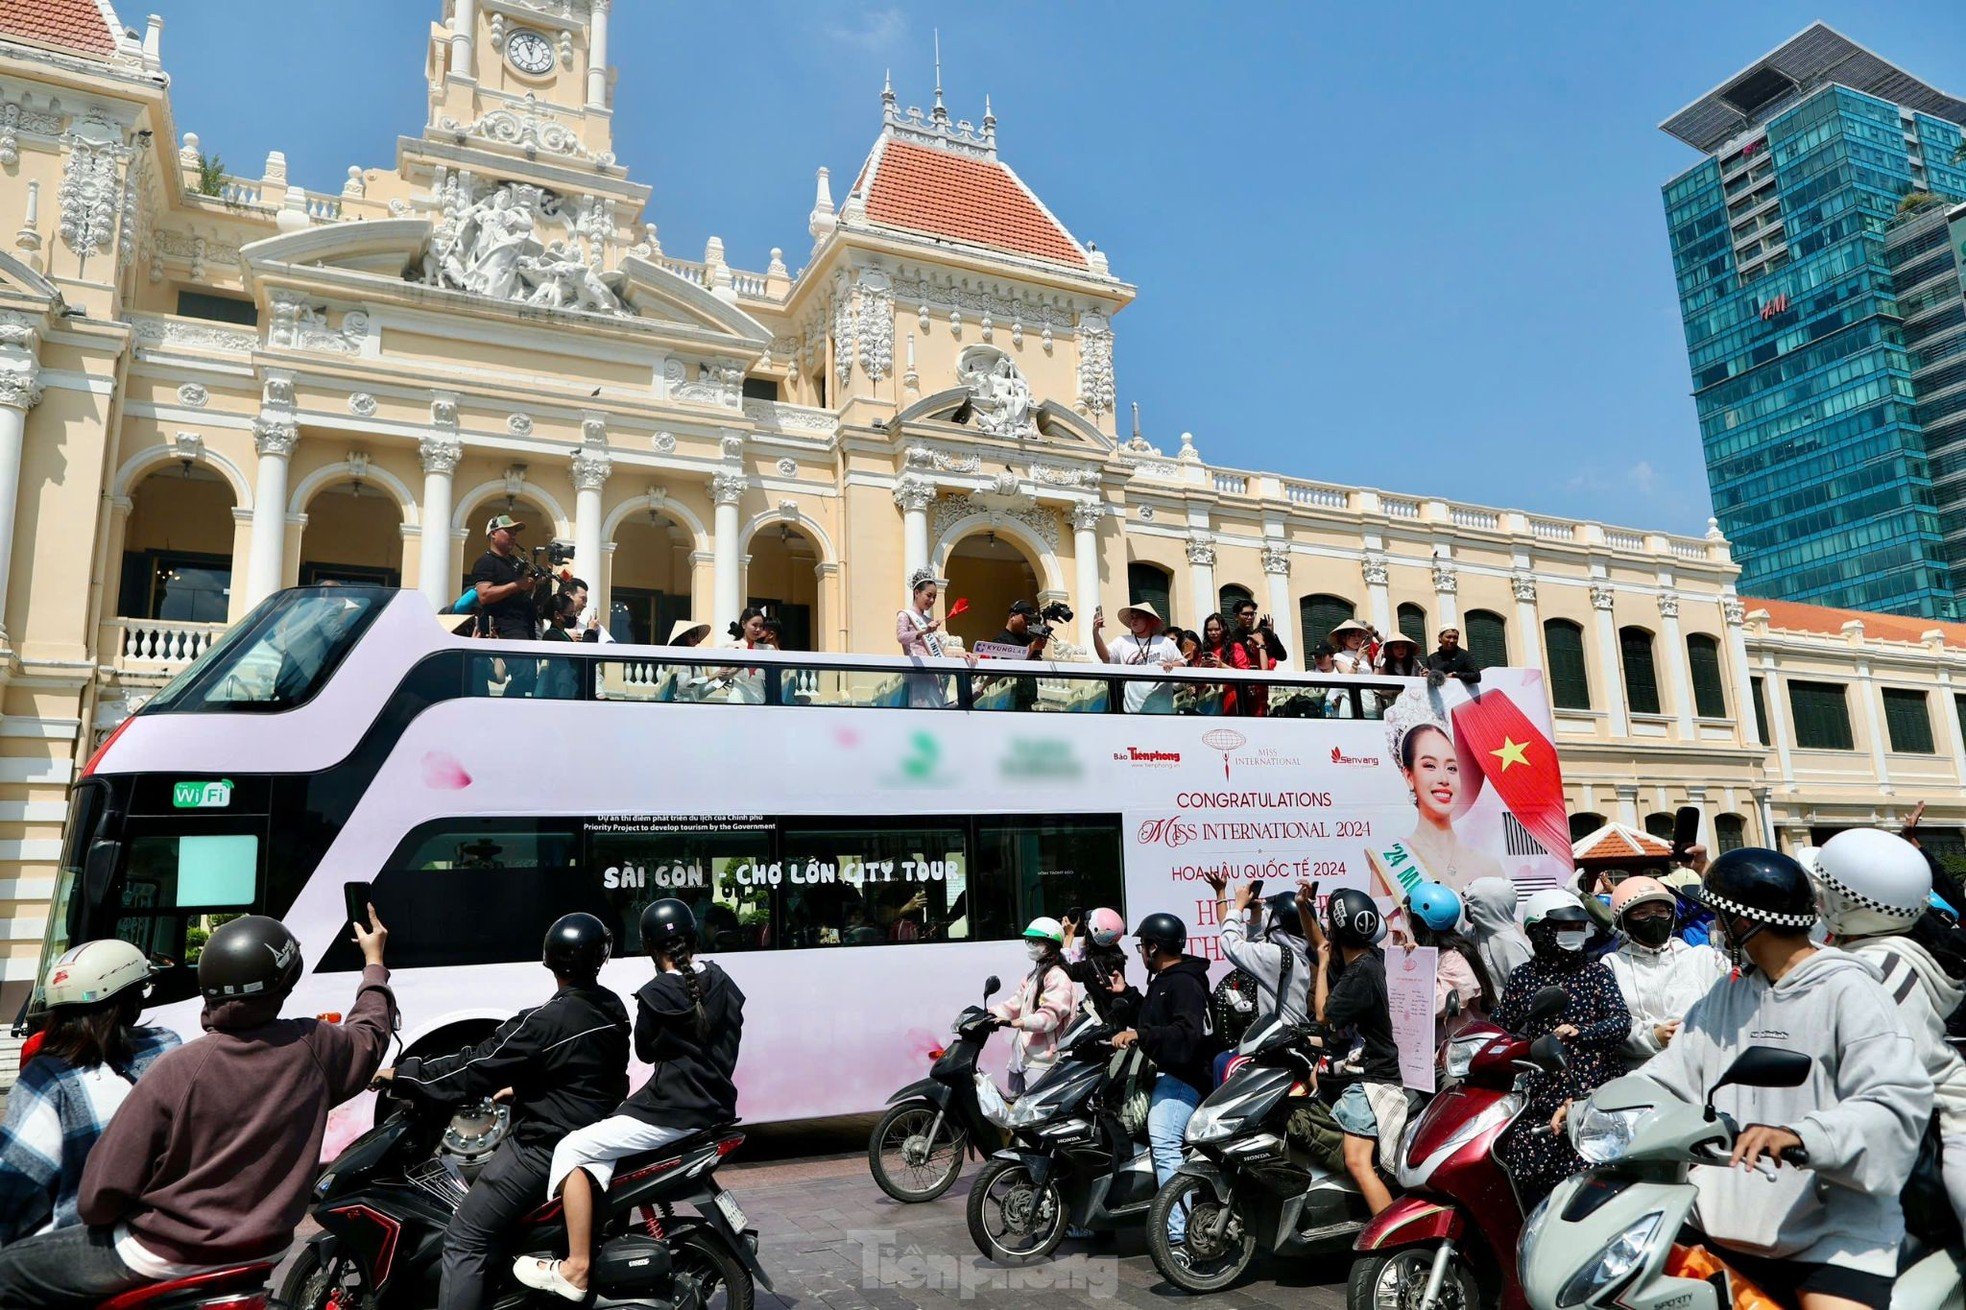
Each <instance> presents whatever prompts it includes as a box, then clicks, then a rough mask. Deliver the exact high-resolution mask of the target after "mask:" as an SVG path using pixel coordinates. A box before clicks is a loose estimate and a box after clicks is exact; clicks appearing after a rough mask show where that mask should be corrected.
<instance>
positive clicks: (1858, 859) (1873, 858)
mask: <svg viewBox="0 0 1966 1310" xmlns="http://www.w3.org/2000/svg"><path fill="white" fill-rule="evenodd" d="M1804 867H1805V868H1807V869H1808V870H1809V872H1810V873H1811V874H1813V875H1814V876H1815V879H1816V899H1817V901H1818V903H1819V904H1820V905H1821V907H1822V912H1823V922H1824V923H1826V924H1828V925H1829V930H1830V931H1831V932H1832V933H1834V934H1835V935H1836V936H1837V937H1838V938H1848V937H1877V936H1882V935H1884V934H1887V933H1899V932H1906V931H1909V930H1910V928H1911V926H1912V925H1913V924H1914V923H1917V922H1918V919H1919V916H1920V915H1922V914H1924V913H1925V907H1926V905H1927V904H1928V902H1927V899H1926V898H1927V897H1929V896H1930V895H1931V894H1932V868H1931V866H1930V865H1928V864H1927V863H1926V862H1925V856H1924V854H1923V853H1922V852H1920V851H1919V849H1918V848H1917V847H1916V846H1913V845H1912V844H1911V843H1910V842H1908V841H1906V840H1905V839H1904V838H1902V837H1900V836H1898V835H1897V834H1896V833H1889V832H1885V831H1883V830H1882V829H1879V828H1851V829H1849V830H1848V831H1845V832H1839V833H1837V834H1836V836H1834V837H1832V838H1830V839H1829V840H1828V841H1826V842H1824V843H1823V845H1822V848H1821V849H1820V850H1818V851H1817V852H1816V858H1815V860H1814V862H1813V863H1811V864H1808V865H1805V866H1804Z"/></svg>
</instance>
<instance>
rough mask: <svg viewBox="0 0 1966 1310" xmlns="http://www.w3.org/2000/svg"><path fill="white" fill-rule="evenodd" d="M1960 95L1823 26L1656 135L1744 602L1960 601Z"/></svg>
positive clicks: (1711, 456)
mask: <svg viewBox="0 0 1966 1310" xmlns="http://www.w3.org/2000/svg"><path fill="white" fill-rule="evenodd" d="M1962 125H1966V101H1961V100H1958V99H1955V98H1953V97H1951V96H1948V95H1946V94H1944V93H1942V92H1940V91H1938V90H1935V89H1934V88H1932V87H1930V86H1927V85H1926V84H1925V83H1923V82H1921V81H1919V80H1918V79H1917V78H1915V77H1912V76H1911V75H1910V74H1908V73H1906V72H1904V71H1903V70H1902V69H1899V68H1896V67H1894V66H1892V65H1891V64H1889V63H1887V62H1885V61H1884V60H1882V59H1880V58H1878V57H1877V56H1876V55H1874V54H1872V53H1870V52H1869V51H1867V50H1865V49H1864V48H1863V47H1861V46H1859V45H1857V44H1855V43H1854V42H1852V41H1850V40H1848V39H1846V38H1845V37H1843V36H1841V35H1840V34H1838V33H1837V32H1835V31H1833V30H1831V29H1830V28H1828V27H1826V26H1824V25H1822V24H1820V23H1819V24H1816V25H1815V26H1813V27H1811V28H1809V29H1808V30H1807V31H1805V32H1803V33H1802V34H1801V35H1799V36H1797V37H1796V38H1794V39H1793V40H1791V41H1789V42H1788V43H1786V44H1785V45H1783V46H1781V47H1780V48H1779V49H1777V50H1775V51H1774V52H1772V53H1771V54H1769V55H1767V56H1766V57H1764V58H1762V59H1761V60H1759V61H1757V62H1756V63H1755V64H1753V65H1752V66H1751V67H1749V68H1748V69H1747V70H1745V71H1744V72H1742V73H1740V74H1738V75H1737V76H1735V77H1734V78H1732V79H1730V80H1729V81H1728V82H1727V83H1726V84H1725V85H1723V86H1721V87H1719V88H1717V89H1716V90H1714V91H1711V92H1709V93H1707V94H1706V95H1704V96H1702V97H1701V98H1700V99H1698V100H1696V101H1694V102H1693V103H1692V104H1691V105H1688V106H1687V107H1686V108H1685V109H1683V110H1681V111H1680V112H1679V113H1677V114H1675V115H1673V116H1672V117H1671V118H1669V119H1667V120H1666V121H1665V122H1664V123H1663V124H1661V127H1662V128H1664V130H1665V131H1667V132H1669V133H1671V134H1672V135H1673V136H1675V137H1677V138H1679V139H1680V140H1682V141H1684V142H1686V143H1687V144H1688V145H1690V146H1692V147H1693V148H1694V149H1696V150H1698V151H1700V152H1701V153H1702V154H1704V155H1705V156H1706V159H1705V160H1704V161H1702V162H1701V163H1699V164H1696V165H1695V166H1693V167H1692V168H1690V169H1688V170H1687V171H1686V172H1684V173H1682V174H1680V175H1679V176H1678V177H1676V178H1674V179H1673V180H1672V181H1670V182H1668V183H1667V184H1666V186H1665V188H1664V192H1665V208H1666V225H1667V229H1668V232H1669V234H1670V238H1671V242H1672V255H1673V270H1674V273H1675V274H1676V276H1677V278H1678V286H1679V300H1680V312H1681V315H1682V317H1683V318H1684V321H1685V326H1686V349H1687V354H1688V358H1689V361H1690V363H1691V366H1692V373H1693V395H1694V399H1695V402H1696V405H1697V409H1698V413H1699V421H1700V437H1701V441H1702V443H1703V444H1704V447H1705V453H1706V461H1707V480H1708V483H1709V486H1710V487H1711V489H1712V492H1713V501H1714V509H1715V512H1716V513H1717V514H1718V515H1719V517H1720V522H1721V526H1722V528H1723V529H1724V530H1725V531H1726V533H1727V536H1728V537H1729V538H1730V539H1731V540H1732V542H1733V546H1734V553H1735V556H1736V558H1737V559H1739V561H1740V563H1741V574H1742V576H1741V589H1742V590H1743V591H1744V592H1746V593H1748V594H1750V595H1760V596H1769V597H1775V598H1779V599H1785V600H1800V601H1811V602H1815V603H1817V604H1823V605H1834V606H1841V607H1846V608H1850V609H1866V610H1882V611H1888V612H1893V613H1901V614H1918V615H1923V616H1926V617H1930V618H1952V617H1955V616H1956V614H1957V613H1959V612H1960V609H1961V606H1960V604H1959V602H1958V601H1957V600H1956V592H1955V585H1956V584H1955V579H1957V585H1958V586H1961V587H1966V305H1962V283H1961V280H1960V273H1959V268H1960V265H1961V263H1962V262H1966V256H1962V254H1961V252H1960V247H1959V241H1958V238H1957V228H1958V226H1961V225H1953V226H1950V227H1949V224H1948V217H1949V214H1950V211H1952V210H1953V209H1955V208H1957V206H1958V205H1959V204H1960V203H1961V202H1966V144H1963V143H1966V130H1962Z"/></svg>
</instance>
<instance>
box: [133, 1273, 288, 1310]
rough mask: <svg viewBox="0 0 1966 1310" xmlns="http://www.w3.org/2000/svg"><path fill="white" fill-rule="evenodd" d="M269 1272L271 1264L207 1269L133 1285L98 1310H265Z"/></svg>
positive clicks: (270, 1274)
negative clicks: (198, 1272) (135, 1286)
mask: <svg viewBox="0 0 1966 1310" xmlns="http://www.w3.org/2000/svg"><path fill="white" fill-rule="evenodd" d="M272 1273H273V1266H272V1265H270V1264H252V1265H239V1266H237V1267H235V1268H231V1269H214V1270H209V1271H207V1272H205V1273H202V1274H193V1275H192V1276H191V1277H189V1278H172V1279H169V1280H167V1281H165V1282H161V1283H152V1284H150V1285H149V1286H148V1287H137V1288H132V1289H131V1290H129V1291H127V1292H123V1293H121V1294H119V1295H117V1296H113V1297H111V1298H109V1299H108V1300H107V1301H104V1302H102V1303H101V1304H100V1305H99V1306H98V1307H97V1310H266V1280H267V1279H268V1278H269V1277H271V1276H272Z"/></svg>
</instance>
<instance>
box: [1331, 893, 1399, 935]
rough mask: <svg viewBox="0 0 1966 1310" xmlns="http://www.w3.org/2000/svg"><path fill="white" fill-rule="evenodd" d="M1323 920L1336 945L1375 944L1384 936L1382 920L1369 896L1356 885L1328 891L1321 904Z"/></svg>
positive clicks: (1384, 923)
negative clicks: (1322, 904) (1328, 926)
mask: <svg viewBox="0 0 1966 1310" xmlns="http://www.w3.org/2000/svg"><path fill="white" fill-rule="evenodd" d="M1324 921H1325V923H1327V924H1328V925H1330V928H1331V938H1332V940H1333V941H1335V942H1337V943H1338V944H1339V945H1340V946H1376V945H1378V944H1379V942H1380V940H1381V939H1382V938H1384V937H1385V935H1386V921H1385V919H1384V918H1383V917H1382V916H1381V915H1380V913H1379V907H1378V906H1377V905H1375V904H1374V903H1373V900H1372V898H1371V897H1370V896H1367V895H1366V894H1365V893H1364V892H1362V891H1360V890H1359V889H1358V888H1356V887H1344V888H1341V889H1339V890H1338V891H1335V892H1333V893H1331V897H1330V899H1329V900H1327V901H1326V902H1325V903H1324Z"/></svg>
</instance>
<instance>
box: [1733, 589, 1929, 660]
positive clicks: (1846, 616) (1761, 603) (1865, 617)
mask: <svg viewBox="0 0 1966 1310" xmlns="http://www.w3.org/2000/svg"><path fill="white" fill-rule="evenodd" d="M1741 601H1742V603H1743V604H1745V605H1746V606H1747V607H1748V612H1749V613H1753V612H1754V611H1755V610H1767V611H1768V626H1769V627H1771V628H1784V629H1786V630H1788V631H1790V632H1820V633H1824V634H1826V635H1828V636H1832V637H1840V636H1842V635H1843V625H1844V624H1846V623H1848V622H1849V621H1850V620H1852V619H1856V620H1857V621H1858V622H1860V623H1862V624H1863V625H1864V636H1865V637H1868V638H1874V639H1876V640H1879V641H1908V642H1911V643H1912V644H1914V645H1916V644H1917V643H1919V642H1920V641H1923V640H1924V638H1925V634H1926V633H1928V632H1930V631H1932V630H1933V629H1934V628H1937V629H1938V630H1939V631H1940V632H1943V633H1945V635H1946V637H1945V644H1946V645H1948V646H1957V647H1960V648H1961V649H1966V623H1947V622H1944V621H1943V620H1940V619H1921V618H1918V617H1916V616H1913V615H1905V614H1873V613H1871V612H1870V611H1868V610H1839V609H1831V608H1830V607H1829V606H1827V605H1804V604H1802V603H1801V602H1799V601H1793V600H1761V599H1759V598H1758V597H1754V596H1743V597H1741Z"/></svg>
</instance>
